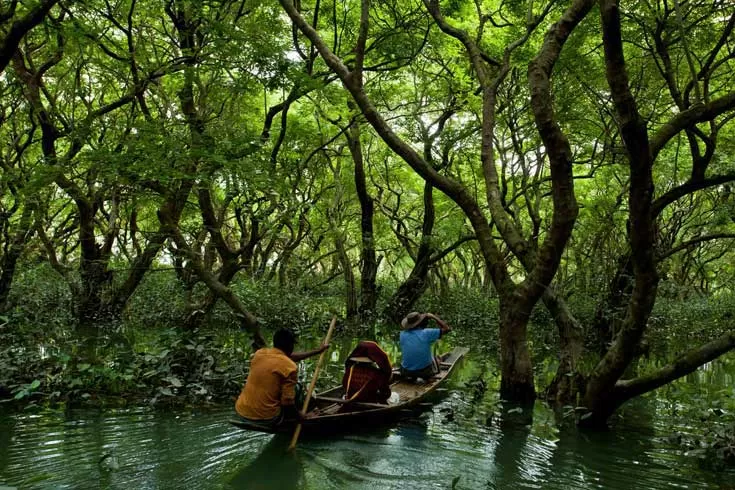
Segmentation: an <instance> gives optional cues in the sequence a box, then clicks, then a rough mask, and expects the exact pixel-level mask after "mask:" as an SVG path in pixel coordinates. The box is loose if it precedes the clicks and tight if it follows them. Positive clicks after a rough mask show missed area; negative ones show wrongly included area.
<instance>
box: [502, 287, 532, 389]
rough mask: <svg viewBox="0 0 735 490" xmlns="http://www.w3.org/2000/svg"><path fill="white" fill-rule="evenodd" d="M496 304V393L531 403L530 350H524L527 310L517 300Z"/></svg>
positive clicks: (526, 346)
mask: <svg viewBox="0 0 735 490" xmlns="http://www.w3.org/2000/svg"><path fill="white" fill-rule="evenodd" d="M500 301H501V306H500V372H501V380H500V396H501V397H502V398H503V399H505V400H512V401H515V402H519V403H531V402H533V400H534V399H535V398H536V390H535V388H534V380H533V365H532V364H531V353H530V351H529V350H528V342H527V339H526V328H527V325H528V319H529V316H530V310H529V309H526V308H523V307H519V302H517V301H513V302H511V303H506V304H502V303H503V301H508V300H507V299H504V298H501V300H500Z"/></svg>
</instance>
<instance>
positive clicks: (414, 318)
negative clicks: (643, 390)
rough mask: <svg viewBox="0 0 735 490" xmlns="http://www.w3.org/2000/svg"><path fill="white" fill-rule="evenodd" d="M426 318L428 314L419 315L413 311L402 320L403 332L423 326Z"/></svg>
mask: <svg viewBox="0 0 735 490" xmlns="http://www.w3.org/2000/svg"><path fill="white" fill-rule="evenodd" d="M425 318H426V313H419V312H418V311H412V312H411V313H409V314H408V315H406V317H405V318H404V319H403V320H401V330H411V329H412V328H416V327H418V326H419V325H421V322H423V321H424V319H425Z"/></svg>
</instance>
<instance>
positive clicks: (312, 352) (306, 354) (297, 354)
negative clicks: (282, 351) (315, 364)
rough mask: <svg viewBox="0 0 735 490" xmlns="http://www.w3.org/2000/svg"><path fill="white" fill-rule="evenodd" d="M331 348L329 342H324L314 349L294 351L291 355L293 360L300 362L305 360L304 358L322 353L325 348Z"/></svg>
mask: <svg viewBox="0 0 735 490" xmlns="http://www.w3.org/2000/svg"><path fill="white" fill-rule="evenodd" d="M328 348H329V344H322V345H321V347H319V348H317V349H313V350H307V351H304V352H292V353H291V355H290V356H289V357H290V358H291V360H292V361H293V362H299V361H303V360H304V359H308V358H309V357H312V356H315V355H317V354H321V353H322V352H324V351H325V350H327V349H328Z"/></svg>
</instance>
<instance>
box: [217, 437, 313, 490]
mask: <svg viewBox="0 0 735 490" xmlns="http://www.w3.org/2000/svg"><path fill="white" fill-rule="evenodd" d="M289 442H290V437H289V436H285V435H277V436H274V437H273V438H272V439H271V440H270V441H268V442H267V443H266V444H265V446H264V447H263V450H262V451H260V453H259V454H258V455H257V456H256V457H255V459H253V460H252V461H251V462H250V463H249V464H248V465H247V466H245V467H243V468H242V469H241V470H239V471H237V473H235V475H234V476H233V478H232V479H231V480H230V481H229V484H228V486H227V488H231V489H248V490H296V489H299V488H303V486H304V483H303V476H304V466H303V461H302V459H303V457H304V456H303V454H302V453H301V452H300V451H298V450H296V451H288V450H287V449H288V445H289Z"/></svg>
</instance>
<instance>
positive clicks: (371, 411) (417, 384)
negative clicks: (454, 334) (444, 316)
mask: <svg viewBox="0 0 735 490" xmlns="http://www.w3.org/2000/svg"><path fill="white" fill-rule="evenodd" d="M468 351H469V349H468V348H466V347H456V348H455V349H454V350H453V351H451V352H449V353H447V354H444V355H443V356H441V358H442V362H441V363H440V368H441V369H440V371H439V373H438V374H436V375H434V376H433V377H431V378H430V379H428V380H421V378H419V379H418V380H415V381H411V380H407V379H403V378H402V377H401V375H400V373H399V372H398V371H394V372H393V380H392V382H391V386H390V388H391V392H392V395H391V397H390V399H389V400H388V403H387V404H383V403H363V402H350V401H348V400H345V399H344V398H343V388H342V386H341V385H340V386H337V387H335V388H332V389H330V390H327V391H325V392H323V393H319V394H318V395H314V396H313V397H312V398H311V402H310V403H309V410H308V412H307V419H306V420H305V421H304V422H303V424H302V430H304V431H310V432H313V431H315V430H327V429H334V428H339V427H341V428H345V427H350V426H353V427H354V426H356V425H357V424H362V423H364V422H366V421H371V422H382V421H386V420H390V419H393V418H397V417H400V416H402V415H405V414H406V413H412V412H411V410H409V409H411V408H414V407H416V406H417V405H418V404H420V403H421V402H422V401H423V400H424V399H425V398H426V397H428V396H429V395H430V394H432V393H433V392H434V391H435V390H436V389H437V388H438V387H439V386H440V385H441V384H442V383H444V381H446V380H447V378H448V377H449V375H450V374H451V373H452V370H453V369H454V367H455V366H456V365H457V363H458V362H459V361H460V360H461V359H462V358H463V357H464V356H465V354H467V352H468ZM230 423H231V424H232V425H234V426H235V427H238V428H240V429H244V430H254V431H260V432H271V433H276V432H292V431H293V428H294V425H293V424H282V425H279V426H277V427H275V428H274V427H264V426H262V425H259V424H257V423H251V422H247V421H245V420H238V419H233V420H231V421H230Z"/></svg>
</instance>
